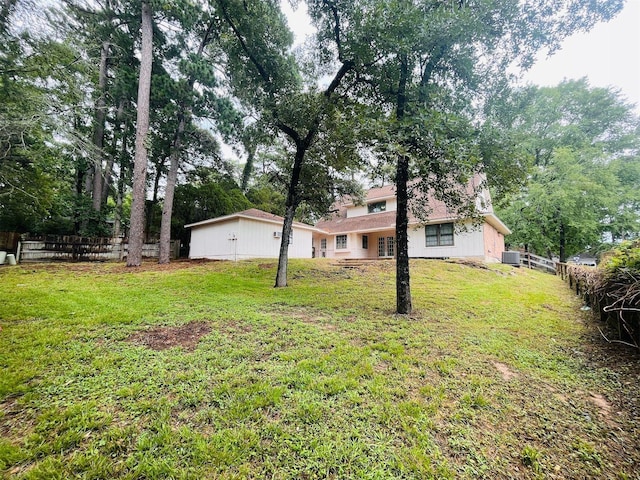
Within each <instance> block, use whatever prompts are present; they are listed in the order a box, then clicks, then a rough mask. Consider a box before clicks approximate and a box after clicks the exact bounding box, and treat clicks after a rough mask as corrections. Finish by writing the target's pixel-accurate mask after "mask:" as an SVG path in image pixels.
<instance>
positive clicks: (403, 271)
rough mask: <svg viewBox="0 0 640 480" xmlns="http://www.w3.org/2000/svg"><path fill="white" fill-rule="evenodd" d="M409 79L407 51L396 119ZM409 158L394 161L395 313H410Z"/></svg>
mask: <svg viewBox="0 0 640 480" xmlns="http://www.w3.org/2000/svg"><path fill="white" fill-rule="evenodd" d="M408 79H409V66H408V59H407V56H406V55H404V54H403V55H400V79H399V81H398V97H397V98H398V102H397V105H396V120H397V121H398V123H400V124H401V123H402V120H403V119H404V115H405V109H406V104H407V97H406V89H407V82H408ZM408 182H409V159H408V157H407V156H406V155H400V156H399V158H398V164H397V165H396V198H397V207H396V309H397V313H400V314H410V313H411V311H412V305H411V287H410V278H409V236H408V233H407V229H408V225H409V220H408V207H409V205H408V203H409V202H408V193H407V184H408Z"/></svg>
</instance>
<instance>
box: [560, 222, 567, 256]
mask: <svg viewBox="0 0 640 480" xmlns="http://www.w3.org/2000/svg"><path fill="white" fill-rule="evenodd" d="M559 234H560V262H562V263H564V262H566V261H567V252H566V244H567V233H566V231H565V226H564V223H563V222H560V228H559Z"/></svg>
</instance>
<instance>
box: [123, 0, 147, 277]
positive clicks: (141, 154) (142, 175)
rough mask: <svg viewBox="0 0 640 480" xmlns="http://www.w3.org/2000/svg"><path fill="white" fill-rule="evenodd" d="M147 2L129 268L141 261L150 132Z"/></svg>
mask: <svg viewBox="0 0 640 480" xmlns="http://www.w3.org/2000/svg"><path fill="white" fill-rule="evenodd" d="M152 15H153V14H152V12H151V6H150V4H149V2H148V1H143V2H142V26H141V31H142V45H141V49H140V78H139V80H138V105H137V108H138V112H137V113H138V114H137V121H136V153H135V157H134V165H133V200H132V203H131V226H130V230H129V253H128V256H127V266H128V267H138V266H140V264H141V263H142V245H143V243H144V207H145V196H146V188H145V187H146V176H147V146H146V140H147V133H148V132H149V96H150V94H151V66H152V63H153V16H152Z"/></svg>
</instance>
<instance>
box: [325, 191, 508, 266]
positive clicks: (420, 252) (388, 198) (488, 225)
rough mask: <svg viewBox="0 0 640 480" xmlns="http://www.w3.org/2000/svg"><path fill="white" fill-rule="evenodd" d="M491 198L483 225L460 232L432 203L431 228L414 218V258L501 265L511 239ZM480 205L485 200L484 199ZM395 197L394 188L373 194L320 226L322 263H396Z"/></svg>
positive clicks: (344, 207)
mask: <svg viewBox="0 0 640 480" xmlns="http://www.w3.org/2000/svg"><path fill="white" fill-rule="evenodd" d="M488 195H489V193H488V192H484V193H483V194H482V195H481V197H482V204H483V210H482V212H483V213H482V216H483V222H482V223H481V225H479V226H475V225H472V224H471V222H470V221H469V222H466V223H465V225H464V226H465V227H466V228H462V229H461V228H460V225H459V224H458V228H456V222H457V220H458V219H457V218H456V217H455V216H452V215H451V214H450V213H449V212H448V210H447V208H446V206H445V205H444V203H443V202H439V201H434V200H431V201H430V202H429V206H430V213H429V217H428V219H427V221H426V222H424V221H419V220H418V219H416V218H415V217H413V216H412V215H409V229H408V234H409V257H411V258H476V259H479V260H484V261H488V262H499V261H501V258H502V252H503V251H504V249H505V248H504V236H505V235H507V234H509V233H511V231H510V230H509V229H508V228H507V226H506V225H505V224H504V223H502V221H501V220H500V219H499V218H498V217H497V216H496V215H495V214H494V213H493V209H492V207H491V202H490V199H489V197H488ZM479 201H480V199H479ZM396 206H397V202H396V196H395V188H394V186H393V185H387V186H384V187H379V188H372V189H370V190H369V191H368V192H367V194H366V196H365V199H364V202H363V204H355V203H354V202H352V201H351V200H350V199H345V200H344V201H343V202H340V203H338V205H337V212H336V213H335V214H334V216H333V217H331V218H330V219H327V220H322V221H320V222H318V223H317V224H316V231H315V232H314V233H313V249H314V252H315V256H317V257H329V258H361V259H366V258H369V259H373V258H393V257H394V256H395V253H396V242H395V225H396Z"/></svg>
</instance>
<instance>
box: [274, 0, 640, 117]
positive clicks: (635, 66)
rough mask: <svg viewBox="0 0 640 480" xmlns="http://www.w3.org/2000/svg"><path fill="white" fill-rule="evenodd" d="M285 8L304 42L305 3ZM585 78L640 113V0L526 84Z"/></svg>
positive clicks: (543, 61) (541, 63)
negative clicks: (621, 97)
mask: <svg viewBox="0 0 640 480" xmlns="http://www.w3.org/2000/svg"><path fill="white" fill-rule="evenodd" d="M283 7H284V8H285V12H286V13H287V16H288V18H289V24H290V27H291V29H292V30H293V31H294V33H295V34H296V42H301V41H303V39H304V35H305V32H308V31H309V29H310V26H309V20H308V18H307V17H306V10H305V9H304V6H303V4H302V3H301V4H300V7H299V8H298V10H297V11H295V12H292V11H291V9H290V8H289V5H288V2H283ZM582 77H587V78H588V79H589V84H590V85H591V86H593V87H614V88H617V89H619V90H620V91H621V92H622V94H623V95H624V97H626V99H627V101H629V102H631V103H635V104H636V111H637V112H638V113H640V0H627V2H626V5H625V7H624V9H623V11H622V12H621V13H620V14H618V16H616V17H615V18H614V19H613V20H611V21H610V22H607V23H601V24H598V25H596V26H595V27H594V28H593V29H592V30H591V31H590V32H588V33H580V34H576V35H573V36H572V37H570V38H568V39H567V40H565V42H564V43H563V44H562V49H561V50H560V51H558V52H556V53H555V54H554V55H553V56H552V57H550V58H546V56H545V55H541V56H540V57H539V58H538V61H537V63H536V65H534V66H533V68H532V69H531V70H530V71H529V72H527V73H526V74H525V75H524V81H525V82H528V83H534V84H537V85H542V86H554V85H557V84H559V83H560V82H561V81H562V80H564V79H579V78H582Z"/></svg>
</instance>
